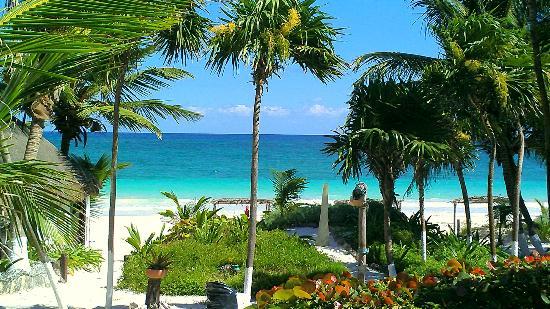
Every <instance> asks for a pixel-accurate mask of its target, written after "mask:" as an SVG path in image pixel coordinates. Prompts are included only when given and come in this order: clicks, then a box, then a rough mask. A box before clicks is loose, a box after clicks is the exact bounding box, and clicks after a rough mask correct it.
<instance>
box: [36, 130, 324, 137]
mask: <svg viewBox="0 0 550 309" xmlns="http://www.w3.org/2000/svg"><path fill="white" fill-rule="evenodd" d="M44 133H46V134H60V133H59V132H57V131H44ZM112 133H113V132H112V131H104V132H91V133H88V134H112ZM119 134H121V135H155V133H151V132H119ZM167 134H169V135H176V134H177V135H219V136H252V133H200V132H162V135H167ZM330 135H331V134H283V133H260V136H315V137H326V136H330Z"/></svg>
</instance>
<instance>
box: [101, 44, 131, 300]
mask: <svg viewBox="0 0 550 309" xmlns="http://www.w3.org/2000/svg"><path fill="white" fill-rule="evenodd" d="M128 62H129V53H128V52H126V53H125V54H124V55H123V59H122V67H121V68H120V72H119V76H118V80H117V84H116V89H115V97H114V102H113V105H114V106H113V145H112V155H111V192H110V198H109V235H108V239H107V292H106V295H105V298H106V300H105V308H106V309H111V307H112V305H113V267H114V261H115V260H114V259H115V253H114V249H115V248H114V238H115V235H114V234H115V208H116V176H117V165H118V164H117V161H118V128H119V117H120V99H121V95H122V87H123V85H124V78H125V76H126V71H127V70H128Z"/></svg>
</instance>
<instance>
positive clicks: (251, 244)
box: [244, 68, 265, 296]
mask: <svg viewBox="0 0 550 309" xmlns="http://www.w3.org/2000/svg"><path fill="white" fill-rule="evenodd" d="M254 80H255V82H254V84H255V86H256V95H255V98H254V115H253V116H252V164H251V171H250V220H249V226H248V248H247V255H246V272H245V277H244V293H245V294H246V295H249V296H252V274H253V273H254V252H255V250H256V219H257V212H258V205H257V204H258V164H259V146H260V108H261V105H262V95H263V91H264V83H265V80H264V69H263V68H259V69H258V72H255V74H254Z"/></svg>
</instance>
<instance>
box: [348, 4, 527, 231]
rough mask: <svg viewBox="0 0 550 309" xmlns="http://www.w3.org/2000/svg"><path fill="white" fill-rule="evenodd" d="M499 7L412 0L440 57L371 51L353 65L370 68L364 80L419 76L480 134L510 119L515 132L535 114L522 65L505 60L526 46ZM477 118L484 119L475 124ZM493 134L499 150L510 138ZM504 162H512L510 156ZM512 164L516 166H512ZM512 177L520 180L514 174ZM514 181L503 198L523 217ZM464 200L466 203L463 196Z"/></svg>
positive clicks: (517, 56) (518, 56)
mask: <svg viewBox="0 0 550 309" xmlns="http://www.w3.org/2000/svg"><path fill="white" fill-rule="evenodd" d="M500 4H505V3H504V2H499V1H489V2H485V3H481V2H478V1H467V2H466V1H464V2H463V1H454V0H443V1H428V0H426V1H416V2H415V5H418V6H422V7H424V8H425V9H426V19H427V20H428V22H429V24H428V26H429V29H430V30H431V31H432V32H433V33H434V35H435V36H436V39H437V40H438V42H439V43H440V45H441V46H442V48H443V50H444V54H443V57H442V58H431V57H424V56H418V55H410V54H403V53H372V54H368V55H365V56H363V57H361V58H359V59H358V60H357V63H358V64H359V65H370V67H369V68H368V69H367V70H366V71H365V73H364V74H365V76H372V75H380V74H382V75H386V76H388V75H389V76H399V77H403V76H405V77H407V78H410V77H414V78H421V79H422V80H423V81H424V83H429V84H430V85H431V86H430V88H431V89H432V93H433V95H434V96H436V97H439V98H440V99H441V98H446V100H443V99H441V100H440V101H442V102H445V101H447V102H448V104H446V105H448V108H449V109H448V113H450V114H451V115H455V116H454V117H458V118H457V119H464V120H465V121H467V120H468V119H470V121H469V122H470V123H471V124H472V126H478V127H479V126H480V125H481V126H485V129H484V130H485V131H486V132H491V131H495V132H497V133H498V132H502V129H499V126H500V123H501V122H502V121H509V120H510V119H511V121H512V122H513V123H514V124H513V126H512V127H511V128H513V131H514V132H516V133H517V130H518V125H517V122H518V121H520V122H521V123H525V121H524V120H525V117H526V115H528V114H532V115H536V114H537V113H538V107H537V103H536V102H534V100H533V98H535V97H536V95H534V93H533V87H532V79H530V77H529V74H528V72H527V70H526V68H525V66H522V65H521V64H520V63H521V61H516V62H513V61H512V62H510V59H514V58H515V59H522V58H523V57H524V55H526V54H528V48H527V46H526V42H525V40H524V38H523V37H522V32H521V29H518V28H517V27H516V26H515V24H514V23H513V22H510V19H505V18H500V17H502V16H505V15H506V14H507V13H506V12H508V11H509V9H508V8H509V7H510V6H509V5H508V4H506V5H505V6H504V7H506V9H503V10H501V8H504V7H501V6H500ZM495 5H496V7H495ZM489 7H491V9H490V10H489V9H488V8H489ZM497 8H499V9H497ZM480 117H481V118H482V119H485V120H484V121H481V122H480V121H479V119H480ZM467 122H468V121H467ZM485 136H488V135H485ZM495 136H496V137H497V140H498V146H499V147H502V145H505V144H506V143H509V141H505V140H501V139H506V138H508V137H510V134H496V135H495ZM515 136H517V135H515ZM506 158H507V159H509V158H511V159H512V160H513V156H512V157H510V156H507V157H506ZM513 165H515V166H516V169H517V168H518V166H517V165H516V164H515V163H514V164H513ZM507 166H508V167H510V166H512V164H507ZM460 167H461V166H458V168H457V174H459V176H460V174H462V173H461V170H462V169H461V168H460ZM505 168H506V167H505ZM508 172H509V173H510V174H512V173H511V172H510V171H508ZM513 175H515V176H514V177H516V176H518V177H519V176H520V175H519V174H518V173H516V172H514V173H513ZM514 183H515V184H514ZM518 183H519V182H518V181H517V179H516V180H514V181H512V182H511V186H509V187H507V191H508V195H509V196H510V200H511V201H512V205H513V207H519V208H520V210H521V211H522V213H528V211H527V209H526V208H525V207H524V206H523V205H522V203H521V199H520V203H519V205H517V204H516V203H514V201H516V200H517V198H516V194H515V192H517V190H516V189H515V186H516V185H517V184H518ZM461 187H462V188H464V186H461ZM463 192H464V190H463ZM463 195H464V194H463ZM464 197H465V198H464V199H465V200H467V198H466V195H464ZM466 206H467V205H466ZM518 221H519V220H518ZM528 224H529V223H528ZM529 226H530V229H529V231H530V234H534V233H535V231H534V226H533V225H529Z"/></svg>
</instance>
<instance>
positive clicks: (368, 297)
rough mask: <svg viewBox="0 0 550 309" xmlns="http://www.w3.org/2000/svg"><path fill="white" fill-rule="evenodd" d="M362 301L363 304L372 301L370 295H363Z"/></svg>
mask: <svg viewBox="0 0 550 309" xmlns="http://www.w3.org/2000/svg"><path fill="white" fill-rule="evenodd" d="M361 301H362V302H363V304H368V303H370V302H371V301H372V297H370V295H367V294H365V295H363V299H362V300H361Z"/></svg>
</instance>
